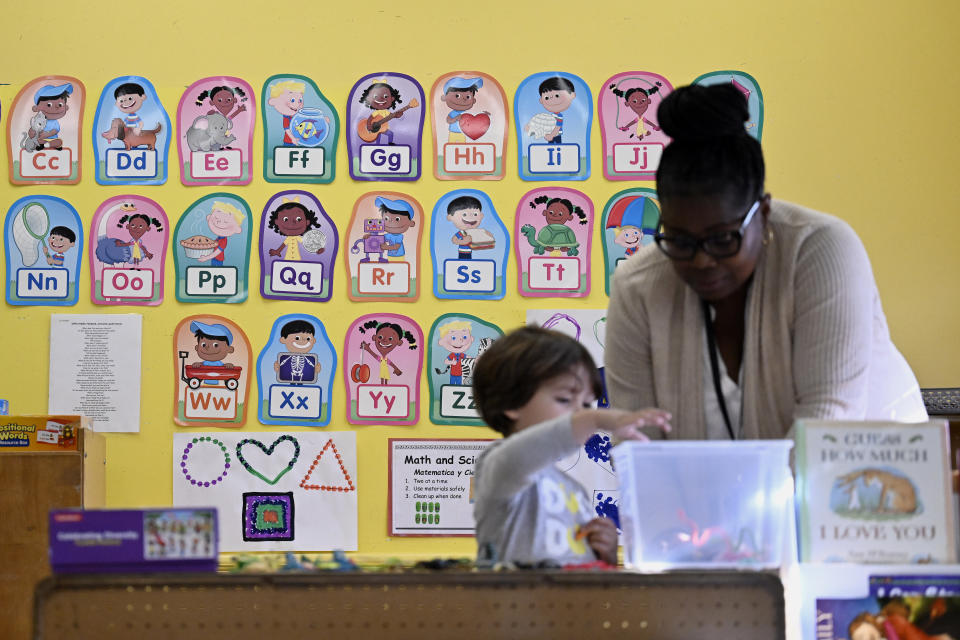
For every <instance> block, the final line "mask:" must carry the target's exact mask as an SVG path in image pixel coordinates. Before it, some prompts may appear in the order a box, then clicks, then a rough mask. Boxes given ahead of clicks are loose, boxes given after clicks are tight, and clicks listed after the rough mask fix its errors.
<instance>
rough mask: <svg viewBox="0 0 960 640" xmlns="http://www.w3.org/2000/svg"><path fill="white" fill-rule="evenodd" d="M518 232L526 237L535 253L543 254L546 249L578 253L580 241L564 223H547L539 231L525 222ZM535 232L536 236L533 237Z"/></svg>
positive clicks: (570, 254)
mask: <svg viewBox="0 0 960 640" xmlns="http://www.w3.org/2000/svg"><path fill="white" fill-rule="evenodd" d="M520 233H522V234H523V235H525V236H526V237H527V242H529V243H530V246H531V247H533V252H534V253H535V254H537V255H538V256H539V255H543V254H544V253H545V252H547V251H562V252H563V253H565V254H566V255H568V256H575V255H578V254H579V253H580V249H579V247H580V243H579V242H577V237H576V235H574V233H573V229H571V228H570V227H568V226H567V225H564V224H548V225H546V226H545V227H543V228H542V229H540V231H539V232H536V229H534V228H533V225H530V224H525V225H523V226H522V227H520ZM534 233H536V237H534Z"/></svg>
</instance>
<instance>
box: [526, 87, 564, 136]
mask: <svg viewBox="0 0 960 640" xmlns="http://www.w3.org/2000/svg"><path fill="white" fill-rule="evenodd" d="M539 91H540V104H541V105H543V108H544V109H546V110H547V112H548V113H545V114H544V113H540V114H537V115H536V116H534V117H533V118H532V119H531V120H530V122H528V123H527V124H526V126H525V127H524V129H525V130H526V131H527V133H528V134H530V135H532V136H533V137H535V138H539V137H542V138H543V139H544V140H545V141H546V142H552V143H553V144H561V143H562V142H563V112H564V111H566V110H567V109H568V108H569V107H570V105H571V104H573V101H574V99H575V98H576V97H577V93H576V89H575V87H574V86H573V83H572V82H570V80H568V79H566V78H563V77H561V76H556V77H553V78H547V79H546V80H544V81H543V82H541V83H540V88H539ZM551 120H552V122H551V124H552V125H553V128H552V129H548V130H546V131H540V129H539V126H538V124H540V123H542V122H544V121H546V122H550V121H551Z"/></svg>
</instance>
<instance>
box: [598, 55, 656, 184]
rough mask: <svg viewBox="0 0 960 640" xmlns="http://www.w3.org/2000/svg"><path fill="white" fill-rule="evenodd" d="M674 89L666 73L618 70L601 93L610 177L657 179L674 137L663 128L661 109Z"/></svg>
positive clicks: (606, 166) (600, 112) (605, 165)
mask: <svg viewBox="0 0 960 640" xmlns="http://www.w3.org/2000/svg"><path fill="white" fill-rule="evenodd" d="M671 91H673V86H672V85H671V84H670V82H669V81H668V80H667V79H666V78H664V77H663V76H661V75H659V74H656V73H649V72H647V71H628V72H625V73H618V74H617V75H615V76H613V77H612V78H610V79H609V80H607V81H606V82H604V83H603V87H602V88H601V89H600V92H599V95H598V96H597V113H598V115H599V120H600V135H601V137H602V138H603V175H604V177H606V178H607V180H653V179H654V178H656V174H657V167H658V166H659V165H660V156H661V155H662V154H663V149H664V147H666V146H667V144H668V143H669V142H670V138H669V137H667V135H666V134H665V133H664V132H663V131H662V130H661V129H660V125H659V124H658V121H657V108H658V107H659V106H660V102H661V101H662V100H663V99H664V98H665V97H666V96H667V94H669V93H670V92H671Z"/></svg>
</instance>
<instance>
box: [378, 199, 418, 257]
mask: <svg viewBox="0 0 960 640" xmlns="http://www.w3.org/2000/svg"><path fill="white" fill-rule="evenodd" d="M374 204H375V205H376V206H377V207H378V208H379V209H380V216H381V218H382V219H383V230H384V231H385V232H386V233H384V236H383V242H382V243H381V244H380V248H381V249H383V250H384V251H386V252H387V259H388V260H390V261H393V262H404V261H405V258H404V256H406V252H405V251H404V250H403V232H404V231H406V230H407V229H409V228H411V227H413V226H414V225H416V224H417V223H416V221H415V220H414V219H413V206H412V205H411V204H410V203H409V202H407V201H406V200H400V199H397V200H391V199H390V198H384V197H382V196H380V197H378V198H377V199H376V200H375V201H374ZM381 255H382V254H381Z"/></svg>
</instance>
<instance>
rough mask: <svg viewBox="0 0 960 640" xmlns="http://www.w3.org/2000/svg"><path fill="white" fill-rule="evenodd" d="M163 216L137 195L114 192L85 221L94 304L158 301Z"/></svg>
mask: <svg viewBox="0 0 960 640" xmlns="http://www.w3.org/2000/svg"><path fill="white" fill-rule="evenodd" d="M169 234H170V230H169V224H168V223H167V215H166V214H165V213H164V212H163V209H161V208H160V205H158V204H157V203H156V202H154V201H153V200H151V199H149V198H144V197H143V196H134V195H125V196H114V197H113V198H110V199H108V200H106V201H105V202H104V203H103V204H101V205H100V206H99V207H98V208H97V212H96V213H94V214H93V222H92V223H91V224H90V273H91V277H90V299H91V300H93V302H94V304H134V305H150V306H156V305H158V304H160V303H161V302H163V268H164V264H165V263H166V259H167V236H168V235H169Z"/></svg>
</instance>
